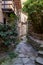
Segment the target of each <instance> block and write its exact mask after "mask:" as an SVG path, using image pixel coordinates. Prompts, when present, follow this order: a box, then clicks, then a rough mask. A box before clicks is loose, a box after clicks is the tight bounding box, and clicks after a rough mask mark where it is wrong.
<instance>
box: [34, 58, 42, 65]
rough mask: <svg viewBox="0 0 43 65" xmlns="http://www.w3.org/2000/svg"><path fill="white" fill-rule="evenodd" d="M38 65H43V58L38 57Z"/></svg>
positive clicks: (36, 61)
mask: <svg viewBox="0 0 43 65" xmlns="http://www.w3.org/2000/svg"><path fill="white" fill-rule="evenodd" d="M35 63H36V65H43V58H41V57H37V58H36V60H35Z"/></svg>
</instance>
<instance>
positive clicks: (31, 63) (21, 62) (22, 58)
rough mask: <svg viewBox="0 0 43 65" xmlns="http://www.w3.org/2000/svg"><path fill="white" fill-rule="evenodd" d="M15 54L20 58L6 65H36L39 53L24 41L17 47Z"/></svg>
mask: <svg viewBox="0 0 43 65" xmlns="http://www.w3.org/2000/svg"><path fill="white" fill-rule="evenodd" d="M15 52H16V53H18V57H17V58H14V59H12V62H11V63H6V64H4V65H35V58H36V57H37V51H35V50H34V49H33V47H32V46H31V45H30V44H27V43H26V40H22V41H21V42H20V43H19V44H18V45H17V48H16V50H15ZM2 65H3V64H2Z"/></svg>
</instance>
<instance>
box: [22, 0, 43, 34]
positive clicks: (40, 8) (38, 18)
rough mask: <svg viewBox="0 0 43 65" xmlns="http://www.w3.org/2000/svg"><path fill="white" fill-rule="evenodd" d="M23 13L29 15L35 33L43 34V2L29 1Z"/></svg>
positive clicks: (38, 0)
mask: <svg viewBox="0 0 43 65" xmlns="http://www.w3.org/2000/svg"><path fill="white" fill-rule="evenodd" d="M23 11H25V12H26V13H28V21H31V22H32V26H33V30H34V32H35V33H41V34H43V0H27V1H26V2H25V3H24V7H23Z"/></svg>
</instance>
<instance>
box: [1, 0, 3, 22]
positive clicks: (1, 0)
mask: <svg viewBox="0 0 43 65" xmlns="http://www.w3.org/2000/svg"><path fill="white" fill-rule="evenodd" d="M1 3H2V0H0V22H3V14H2V9H1V8H2V4H1Z"/></svg>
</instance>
